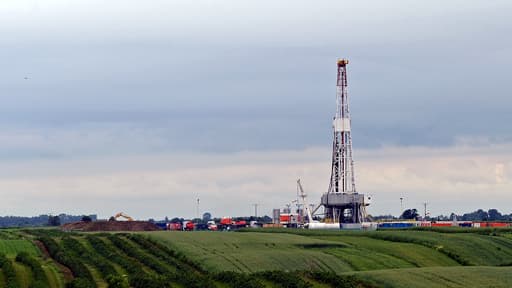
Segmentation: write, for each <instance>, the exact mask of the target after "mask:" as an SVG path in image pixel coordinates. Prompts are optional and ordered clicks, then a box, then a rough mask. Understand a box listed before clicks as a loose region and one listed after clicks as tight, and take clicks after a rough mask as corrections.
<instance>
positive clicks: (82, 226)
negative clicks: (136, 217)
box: [61, 221, 160, 231]
mask: <svg viewBox="0 0 512 288" xmlns="http://www.w3.org/2000/svg"><path fill="white" fill-rule="evenodd" d="M61 229H62V230H64V231H156V230H160V229H159V228H158V227H157V226H156V225H155V224H153V223H150V222H146V221H94V222H74V223H67V224H64V225H62V226H61Z"/></svg>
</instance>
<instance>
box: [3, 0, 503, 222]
mask: <svg viewBox="0 0 512 288" xmlns="http://www.w3.org/2000/svg"><path fill="white" fill-rule="evenodd" d="M511 8H512V3H511V2H510V1H499V0H498V1H466V0H464V1H462V0H461V1H415V2H414V4H413V3H411V2H410V1H297V0H295V1H235V0H233V1H231V0H222V1H201V0H200V1H163V0H152V1H141V0H138V1H134V0H123V1H121V0H112V1H99V0H87V1H85V0H75V1H64V0H45V1H35V0H32V1H28V0H26V1H25V0H3V1H0V59H1V65H0V101H1V105H0V198H1V201H0V215H24V216H29V215H39V214H47V213H52V214H58V213H69V214H98V216H99V217H102V218H108V217H109V216H111V215H113V214H115V213H117V212H120V211H123V212H125V213H126V214H129V215H131V216H133V217H135V218H139V219H147V218H155V219H162V218H164V217H165V216H168V217H175V216H180V217H194V216H197V211H198V209H197V208H198V207H197V199H198V198H199V199H200V203H199V214H202V213H203V212H206V211H208V212H211V213H212V214H213V216H216V217H223V216H235V215H253V214H254V206H253V204H258V214H259V215H263V214H267V215H271V211H272V209H273V208H283V207H284V206H285V205H286V204H288V203H290V202H291V201H292V200H294V199H295V197H296V186H295V185H296V179H297V178H300V179H301V181H302V183H303V186H304V188H305V190H306V192H307V194H308V201H309V202H310V203H318V202H319V201H320V196H321V194H322V193H325V192H326V190H327V188H328V184H329V177H330V161H331V160H330V158H331V145H332V130H331V129H332V128H331V121H332V117H333V115H334V113H335V109H336V107H335V96H336V95H335V91H336V90H335V79H336V59H338V58H347V59H349V61H350V63H349V65H348V81H349V88H348V89H349V97H350V105H351V114H352V139H353V149H354V161H355V170H356V181H357V182H356V185H357V189H358V191H359V192H360V193H365V194H368V195H371V196H372V199H373V203H372V205H371V206H370V207H369V209H368V212H369V213H370V214H373V215H379V214H393V215H398V214H399V213H400V212H401V211H400V210H401V208H402V207H401V205H400V200H399V199H400V198H401V197H402V198H403V199H404V208H417V209H418V210H420V212H423V204H422V203H424V202H427V203H428V204H427V209H428V211H429V212H430V214H432V215H439V214H444V215H446V214H450V213H452V212H455V213H458V214H461V213H465V212H471V211H474V210H476V209H479V208H482V209H490V208H497V209H499V210H500V211H501V212H503V213H507V214H508V213H512V210H511V208H510V205H509V203H511V201H512V194H511V191H512V149H511V148H512V137H511V132H512V126H511V125H510V123H512V113H510V107H512V100H511V97H509V96H510V86H509V83H510V80H511V79H510V77H511V73H510V71H509V69H510V68H509V67H511V65H512V57H511V56H510V55H512V38H511V37H510V35H509V34H510V33H511V31H512V20H511V18H510V17H509V11H511Z"/></svg>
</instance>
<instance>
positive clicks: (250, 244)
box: [0, 229, 512, 288]
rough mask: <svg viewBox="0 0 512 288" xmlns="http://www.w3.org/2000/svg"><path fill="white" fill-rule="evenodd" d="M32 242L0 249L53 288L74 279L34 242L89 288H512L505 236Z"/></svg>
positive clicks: (54, 234) (274, 234)
mask: <svg viewBox="0 0 512 288" xmlns="http://www.w3.org/2000/svg"><path fill="white" fill-rule="evenodd" d="M23 233H27V234H23ZM32 233H33V234H31V232H27V231H26V230H25V231H24V232H19V233H17V232H16V231H15V230H13V231H9V233H8V234H6V233H3V234H5V235H3V236H2V235H1V234H2V233H0V243H3V244H0V245H3V247H4V249H5V250H6V251H7V250H8V253H9V255H10V256H9V258H11V259H13V257H14V256H15V255H16V253H17V252H16V251H18V252H19V251H20V249H27V250H30V249H32V250H30V251H32V252H30V251H28V252H29V253H31V255H33V256H34V258H37V259H38V261H39V262H40V263H41V267H42V268H43V270H44V271H45V273H46V275H47V278H48V282H49V285H50V287H66V286H67V285H69V282H70V281H71V280H70V279H69V277H67V278H66V277H63V275H64V274H63V273H62V271H63V270H62V267H61V268H57V267H58V266H57V263H56V261H61V260H62V257H61V258H59V257H55V258H49V259H43V253H40V252H38V250H35V249H36V248H35V246H34V245H32V244H31V242H30V240H32V239H35V237H47V238H50V239H51V241H49V242H48V241H47V243H50V242H53V243H54V244H48V245H50V246H51V245H56V246H57V248H58V249H61V250H62V252H63V253H65V254H67V255H70V256H71V257H72V258H73V259H75V261H79V262H82V264H84V265H85V266H84V267H85V269H86V270H88V272H89V273H90V274H91V277H92V281H93V284H95V285H94V286H95V287H107V285H108V282H109V281H110V280H109V279H111V278H109V276H116V277H120V278H121V280H124V281H127V283H126V284H128V282H129V284H130V286H131V287H144V288H149V287H159V288H160V287H169V285H170V286H172V287H258V288H262V287H319V288H324V287H361V288H363V287H482V286H484V287H512V233H511V232H510V231H508V230H499V231H494V230H491V229H489V231H487V232H478V233H476V232H474V231H473V230H467V229H465V230H460V233H459V232H458V230H456V229H447V230H439V231H437V229H436V230H432V229H430V230H412V229H411V230H400V231H392V230H386V231H372V232H357V231H318V230H317V231H308V230H292V229H288V230H277V229H276V230H265V229H260V230H247V231H245V233H236V232H207V231H204V232H168V231H159V232H140V233H117V234H116V233H63V232H59V231H57V230H37V231H32ZM29 234H31V235H33V236H29ZM27 239H28V240H27ZM39 239H41V238H39ZM9 241H18V242H9ZM23 241H25V244H20V243H23ZM5 243H10V244H9V245H5ZM15 243H18V244H15ZM27 244H28V245H27ZM5 247H8V248H5ZM23 247H25V248H23ZM55 249H56V248H55ZM12 255H14V256H12ZM59 259H60V260H59ZM64 262H66V263H68V265H71V266H74V268H75V270H76V269H77V267H78V266H77V263H73V261H71V260H69V259H67V260H66V261H64ZM61 264H62V263H61ZM64 264H65V263H64ZM14 265H15V270H16V277H17V279H19V281H18V282H22V281H25V282H23V283H20V284H22V285H21V286H22V287H28V285H30V284H31V282H30V281H33V280H31V278H33V277H32V276H31V272H32V270H31V269H28V267H25V266H23V265H21V263H14ZM507 265H508V266H507ZM500 266H503V267H500ZM59 267H60V266H59ZM78 268H79V267H78ZM34 271H36V270H34ZM229 271H233V272H229ZM312 271H313V272H312ZM314 271H319V272H314ZM1 272H2V271H1V270H0V287H3V285H2V281H1V277H2V274H3V273H1ZM223 273H228V274H223ZM82 274H83V273H82ZM85 274H87V273H85ZM85 274H84V275H85ZM65 279H67V280H65ZM118 279H119V278H118ZM249 280H250V281H251V283H252V284H250V285H249V284H247V283H248V281H249ZM247 285H249V286H247Z"/></svg>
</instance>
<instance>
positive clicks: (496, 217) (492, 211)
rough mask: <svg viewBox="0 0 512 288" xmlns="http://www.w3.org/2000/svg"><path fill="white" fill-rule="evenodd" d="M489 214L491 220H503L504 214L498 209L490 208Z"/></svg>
mask: <svg viewBox="0 0 512 288" xmlns="http://www.w3.org/2000/svg"><path fill="white" fill-rule="evenodd" d="M487 215H488V216H489V221H496V220H503V215H501V213H500V212H498V210H496V209H489V211H487Z"/></svg>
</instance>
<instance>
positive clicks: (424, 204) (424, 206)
mask: <svg viewBox="0 0 512 288" xmlns="http://www.w3.org/2000/svg"><path fill="white" fill-rule="evenodd" d="M423 208H424V214H423V215H424V216H423V220H426V219H427V202H423Z"/></svg>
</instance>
